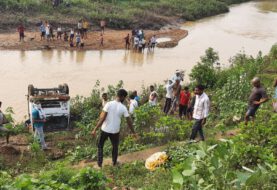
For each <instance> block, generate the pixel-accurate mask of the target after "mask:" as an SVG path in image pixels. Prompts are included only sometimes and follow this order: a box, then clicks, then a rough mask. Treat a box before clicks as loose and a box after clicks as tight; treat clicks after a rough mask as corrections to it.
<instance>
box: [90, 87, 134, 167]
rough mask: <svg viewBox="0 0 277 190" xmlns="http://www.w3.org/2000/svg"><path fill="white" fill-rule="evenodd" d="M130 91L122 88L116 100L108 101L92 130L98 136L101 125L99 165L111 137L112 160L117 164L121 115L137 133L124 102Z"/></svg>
mask: <svg viewBox="0 0 277 190" xmlns="http://www.w3.org/2000/svg"><path fill="white" fill-rule="evenodd" d="M127 95H128V93H127V91H126V90H124V89H120V90H118V92H117V98H116V100H114V101H110V102H108V103H107V104H106V105H105V107H104V108H103V111H102V113H101V115H100V120H99V121H98V123H97V125H96V127H95V128H94V130H93V131H92V135H93V136H94V137H95V136H96V131H97V129H98V128H100V127H101V134H100V138H99V142H98V161H97V163H98V166H99V167H102V163H103V147H104V144H105V141H106V140H107V139H108V138H109V139H110V140H111V142H112V146H113V150H112V160H113V165H114V166H115V165H116V164H117V157H118V145H119V132H120V124H121V117H122V116H124V117H125V118H126V119H127V124H128V127H129V128H130V130H131V132H132V133H133V134H135V131H134V128H133V125H132V121H131V119H130V117H129V113H128V110H127V108H126V106H125V105H124V104H123V102H124V100H125V98H126V97H127Z"/></svg>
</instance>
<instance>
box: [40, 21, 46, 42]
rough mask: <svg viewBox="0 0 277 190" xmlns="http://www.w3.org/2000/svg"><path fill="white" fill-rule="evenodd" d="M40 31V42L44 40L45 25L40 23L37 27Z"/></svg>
mask: <svg viewBox="0 0 277 190" xmlns="http://www.w3.org/2000/svg"><path fill="white" fill-rule="evenodd" d="M39 30H40V40H42V39H45V25H44V24H43V22H42V21H41V25H40V27H39Z"/></svg>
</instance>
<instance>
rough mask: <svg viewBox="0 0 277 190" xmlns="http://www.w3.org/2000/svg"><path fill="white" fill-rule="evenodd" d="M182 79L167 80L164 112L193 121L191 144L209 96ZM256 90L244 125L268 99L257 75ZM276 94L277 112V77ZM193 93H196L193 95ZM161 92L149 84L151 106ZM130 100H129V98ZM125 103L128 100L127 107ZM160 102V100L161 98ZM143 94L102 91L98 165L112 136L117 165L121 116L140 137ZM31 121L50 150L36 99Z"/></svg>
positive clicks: (1, 118)
mask: <svg viewBox="0 0 277 190" xmlns="http://www.w3.org/2000/svg"><path fill="white" fill-rule="evenodd" d="M182 80H183V77H182V74H181V72H180V71H176V73H175V75H174V76H173V77H172V78H171V79H169V80H168V84H167V85H166V95H165V103H164V107H163V112H164V114H165V115H168V114H171V115H173V116H174V113H175V112H176V111H177V110H178V111H179V114H178V115H179V118H180V119H184V118H186V119H188V120H192V119H193V120H194V124H193V126H192V132H191V135H190V138H189V143H193V142H197V141H196V137H197V134H198V133H199V136H200V140H201V141H204V140H205V137H204V132H203V127H204V125H205V123H206V120H207V117H208V115H209V111H210V99H209V97H208V95H207V94H206V93H205V88H204V86H203V85H197V86H195V87H194V89H193V92H190V90H189V87H187V86H185V87H182V86H181V81H182ZM251 82H252V85H253V89H252V91H251V93H250V96H249V103H248V109H247V112H246V114H245V124H246V125H247V124H248V122H249V121H250V120H252V121H254V118H255V115H256V112H257V110H258V109H259V107H260V105H261V104H263V103H265V102H266V101H268V100H269V98H268V95H267V93H266V91H265V89H264V88H263V87H262V85H261V80H260V79H259V78H258V77H255V78H254V79H253V80H252V81H251ZM274 88H275V92H274V96H273V109H274V111H275V112H276V113H277V79H276V81H275V82H274ZM192 94H193V95H192ZM158 97H159V96H158V93H157V92H156V91H155V87H154V86H153V85H151V86H150V87H149V98H148V104H149V106H158ZM126 100H127V101H126ZM125 102H127V105H128V108H127V107H126V104H125ZM160 102H161V101H160ZM140 104H141V103H140V97H139V96H138V93H137V91H133V92H132V93H131V94H130V95H129V97H128V93H127V91H126V90H124V89H120V90H118V92H117V96H116V99H115V100H111V101H109V97H108V94H107V93H103V94H102V108H103V109H102V112H101V115H100V119H99V121H98V123H97V125H96V126H95V128H94V129H93V130H92V132H91V134H92V135H93V136H94V137H95V136H96V134H97V130H98V129H99V128H101V133H100V137H99V141H98V145H97V146H98V166H99V167H102V163H103V147H104V144H105V141H106V140H107V139H108V138H109V139H110V140H111V142H112V147H113V149H112V160H113V165H116V164H117V157H118V146H119V133H120V124H121V117H122V116H123V117H125V118H126V121H127V125H128V127H129V128H130V130H131V132H132V134H133V135H134V137H135V138H137V137H138V136H137V134H136V133H135V130H134V127H133V123H132V120H133V119H134V118H135V117H136V115H135V110H136V109H137V108H138V107H139V105H140ZM1 105H2V102H0V132H1V133H6V134H7V143H8V142H9V130H8V129H6V128H5V127H4V124H7V123H8V122H9V121H8V120H7V118H6V117H5V115H4V114H3V113H2V112H1ZM32 119H33V121H32V123H33V128H34V129H35V138H36V139H39V142H40V143H41V147H42V149H47V145H46V143H45V140H44V133H43V126H44V123H45V121H46V117H45V114H44V112H43V109H42V108H41V105H40V102H39V101H36V102H35V106H34V107H33V109H32Z"/></svg>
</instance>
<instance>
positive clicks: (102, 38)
mask: <svg viewBox="0 0 277 190" xmlns="http://www.w3.org/2000/svg"><path fill="white" fill-rule="evenodd" d="M100 47H104V35H103V34H102V33H101V34H100Z"/></svg>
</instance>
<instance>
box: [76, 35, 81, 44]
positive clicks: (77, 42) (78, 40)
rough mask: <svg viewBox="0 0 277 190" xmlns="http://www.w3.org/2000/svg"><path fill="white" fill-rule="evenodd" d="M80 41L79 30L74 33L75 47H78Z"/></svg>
mask: <svg viewBox="0 0 277 190" xmlns="http://www.w3.org/2000/svg"><path fill="white" fill-rule="evenodd" d="M80 43H81V34H80V33H79V32H77V33H76V47H77V48H78V47H79V46H80Z"/></svg>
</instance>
